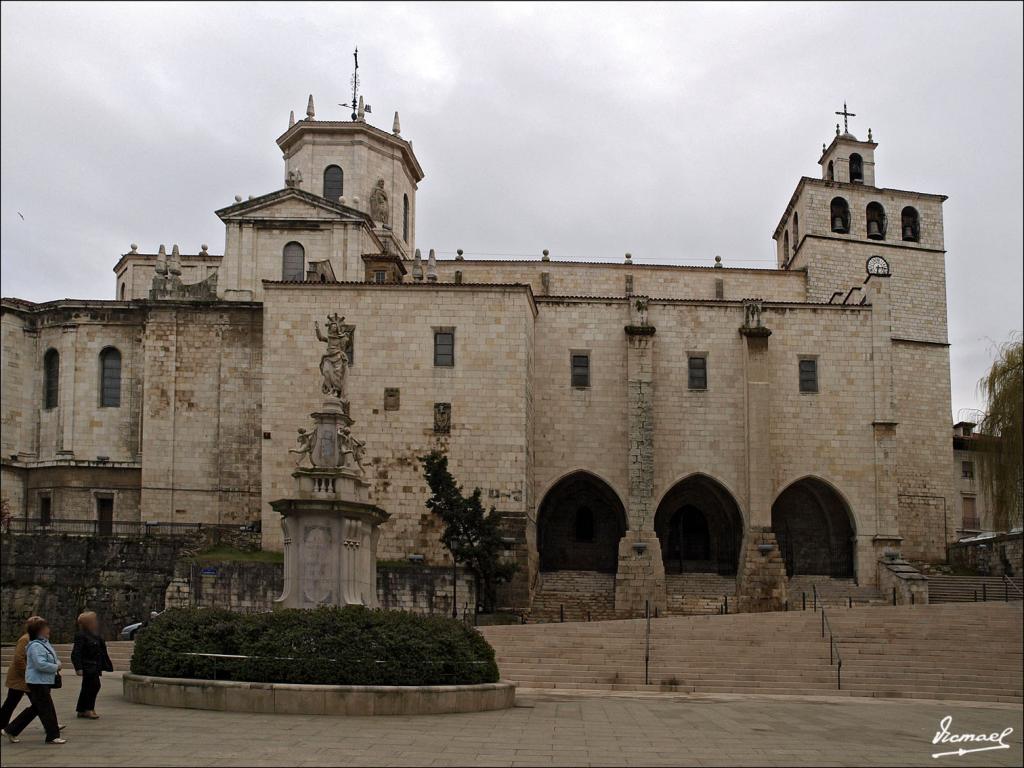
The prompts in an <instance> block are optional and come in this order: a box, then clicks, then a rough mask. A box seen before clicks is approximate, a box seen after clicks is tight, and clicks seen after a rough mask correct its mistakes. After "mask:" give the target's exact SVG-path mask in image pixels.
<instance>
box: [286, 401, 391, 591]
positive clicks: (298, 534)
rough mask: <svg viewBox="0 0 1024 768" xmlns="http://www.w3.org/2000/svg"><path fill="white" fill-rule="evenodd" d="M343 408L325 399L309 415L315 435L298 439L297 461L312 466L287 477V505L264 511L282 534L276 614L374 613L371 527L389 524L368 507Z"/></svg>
mask: <svg viewBox="0 0 1024 768" xmlns="http://www.w3.org/2000/svg"><path fill="white" fill-rule="evenodd" d="M345 405H346V404H345V403H343V402H342V401H341V400H337V399H330V400H328V401H326V402H325V403H324V406H323V409H322V410H320V411H317V412H315V413H313V414H311V415H312V417H313V421H314V423H315V427H314V428H313V430H312V431H311V432H309V433H307V432H306V431H305V430H300V431H299V445H300V446H301V450H298V451H295V453H298V454H299V455H300V461H301V460H302V459H304V458H306V457H307V456H308V457H309V461H310V463H311V464H312V465H313V466H311V467H299V468H297V469H296V470H295V472H293V473H292V477H293V478H294V479H295V494H294V495H293V496H292V497H290V498H286V499H278V500H277V501H272V502H271V503H270V506H271V507H273V509H274V511H276V512H278V513H280V514H281V517H282V519H281V527H282V528H283V529H284V592H283V593H282V595H281V596H280V597H279V598H278V599H277V600H275V601H274V602H275V607H280V608H316V607H318V606H321V605H338V606H344V605H365V606H367V607H370V608H375V607H377V539H378V538H379V535H380V533H379V531H378V530H377V527H378V526H379V525H380V524H381V523H383V522H384V521H385V520H387V519H388V517H389V516H388V513H387V512H385V511H384V510H383V509H381V508H380V507H377V506H375V505H374V504H373V502H372V500H371V493H370V483H369V481H368V480H366V478H365V471H364V469H363V467H362V447H363V446H362V443H360V442H359V441H357V440H356V439H355V438H354V436H353V435H352V433H351V430H350V427H351V425H352V419H351V418H349V415H348V409H347V408H346V407H345Z"/></svg>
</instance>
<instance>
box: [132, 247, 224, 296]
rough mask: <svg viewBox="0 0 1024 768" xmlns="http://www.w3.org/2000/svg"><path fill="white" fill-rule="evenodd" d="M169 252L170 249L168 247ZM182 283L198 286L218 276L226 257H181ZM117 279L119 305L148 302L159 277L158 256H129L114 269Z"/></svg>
mask: <svg viewBox="0 0 1024 768" xmlns="http://www.w3.org/2000/svg"><path fill="white" fill-rule="evenodd" d="M167 247H168V249H170V247H171V246H170V245H168V246H167ZM180 258H181V262H180V263H181V282H183V283H185V284H186V285H190V284H192V283H199V282H202V281H203V280H205V279H206V278H208V277H209V276H210V275H212V274H214V273H215V272H217V270H218V269H219V268H220V263H221V259H223V258H224V257H223V256H220V255H218V254H211V253H207V254H186V253H182V254H180ZM114 273H115V275H116V276H117V282H116V285H115V293H114V298H115V299H117V300H118V301H134V300H140V299H148V298H149V290H150V288H152V287H153V278H154V277H155V276H156V254H155V253H137V252H136V253H126V254H125V255H124V256H122V257H121V260H120V261H119V262H118V263H117V265H116V266H115V267H114ZM122 288H123V289H124V291H123V293H122Z"/></svg>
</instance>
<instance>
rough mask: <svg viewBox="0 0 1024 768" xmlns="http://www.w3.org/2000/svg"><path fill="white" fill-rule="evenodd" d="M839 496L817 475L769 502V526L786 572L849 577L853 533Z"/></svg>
mask: <svg viewBox="0 0 1024 768" xmlns="http://www.w3.org/2000/svg"><path fill="white" fill-rule="evenodd" d="M851 520H852V517H851V515H850V510H849V508H848V507H847V505H846V502H845V501H844V500H843V498H842V497H841V496H840V495H839V494H838V493H837V492H836V491H835V489H834V488H832V486H830V485H828V483H825V482H823V481H821V480H818V479H817V478H812V477H809V478H805V479H803V480H798V481H797V482H795V483H793V484H792V485H790V486H789V487H788V488H786V490H784V491H783V492H782V493H780V494H779V497H778V498H777V499H776V500H775V503H774V504H773V505H772V530H773V531H774V532H775V538H776V539H777V540H778V542H779V549H780V550H781V551H782V556H783V557H784V558H785V560H786V570H787V572H788V573H789V575H790V576H804V575H821V576H832V577H834V578H843V579H845V578H852V577H853V575H854V568H853V546H854V534H855V531H854V529H853V524H852V522H851Z"/></svg>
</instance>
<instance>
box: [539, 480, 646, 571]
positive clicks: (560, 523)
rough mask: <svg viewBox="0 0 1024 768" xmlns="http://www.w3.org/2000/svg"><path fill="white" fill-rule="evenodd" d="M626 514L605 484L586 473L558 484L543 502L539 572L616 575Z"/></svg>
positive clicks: (614, 494)
mask: <svg viewBox="0 0 1024 768" xmlns="http://www.w3.org/2000/svg"><path fill="white" fill-rule="evenodd" d="M625 533H626V509H625V507H623V505H622V502H621V501H620V500H619V497H618V494H616V493H615V491H614V490H613V489H612V487H611V486H610V485H608V483H606V482H604V481H603V480H601V479H600V478H599V477H597V476H595V475H592V474H590V473H589V472H573V473H572V474H571V475H567V476H566V477H564V478H562V479H561V480H559V481H558V482H557V483H556V484H555V485H554V487H552V488H551V490H550V491H548V492H547V495H546V496H545V497H544V500H543V501H542V502H541V505H540V510H539V512H538V515H537V550H538V552H539V554H540V569H541V570H542V571H604V572H606V573H615V570H616V568H617V566H618V562H619V540H620V539H621V538H622V536H623V534H625Z"/></svg>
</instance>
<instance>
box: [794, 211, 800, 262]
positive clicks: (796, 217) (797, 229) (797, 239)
mask: <svg viewBox="0 0 1024 768" xmlns="http://www.w3.org/2000/svg"><path fill="white" fill-rule="evenodd" d="M799 247H800V214H799V213H797V212H796V211H793V255H794V256H796V249H797V248H799Z"/></svg>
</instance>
